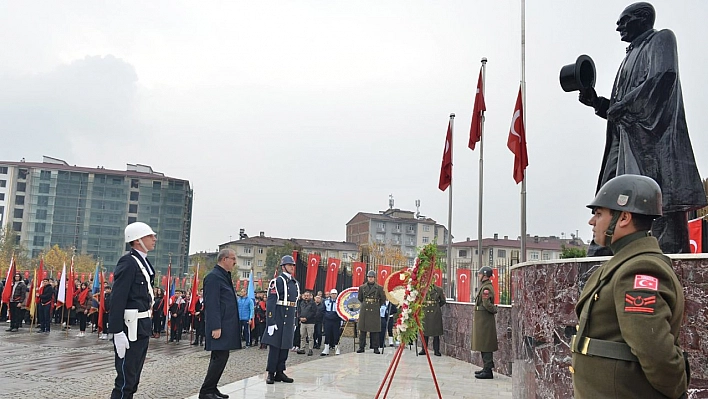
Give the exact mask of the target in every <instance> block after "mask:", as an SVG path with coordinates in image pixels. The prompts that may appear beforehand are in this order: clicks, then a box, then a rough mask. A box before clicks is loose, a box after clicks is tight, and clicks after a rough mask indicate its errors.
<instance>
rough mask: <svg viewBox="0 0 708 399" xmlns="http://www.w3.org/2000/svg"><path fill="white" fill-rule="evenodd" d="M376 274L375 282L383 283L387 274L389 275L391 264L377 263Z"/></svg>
mask: <svg viewBox="0 0 708 399" xmlns="http://www.w3.org/2000/svg"><path fill="white" fill-rule="evenodd" d="M376 275H377V276H379V278H378V281H377V283H378V284H379V285H384V283H385V282H386V279H387V278H388V276H390V275H391V266H386V265H379V269H378V272H377V273H376Z"/></svg>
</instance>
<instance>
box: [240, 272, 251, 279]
mask: <svg viewBox="0 0 708 399" xmlns="http://www.w3.org/2000/svg"><path fill="white" fill-rule="evenodd" d="M248 273H250V272H249V271H245V272H243V273H241V278H248Z"/></svg>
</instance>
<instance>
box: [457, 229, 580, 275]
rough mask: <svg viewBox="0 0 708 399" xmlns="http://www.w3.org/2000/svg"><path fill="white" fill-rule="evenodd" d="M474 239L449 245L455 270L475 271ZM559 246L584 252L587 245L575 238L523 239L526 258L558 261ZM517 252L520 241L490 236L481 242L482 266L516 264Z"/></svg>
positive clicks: (476, 252) (519, 249) (477, 266)
mask: <svg viewBox="0 0 708 399" xmlns="http://www.w3.org/2000/svg"><path fill="white" fill-rule="evenodd" d="M477 242H478V241H477V240H470V239H469V237H468V238H467V240H465V241H461V242H455V243H453V244H452V263H453V265H455V266H456V267H465V268H466V267H470V268H472V269H473V270H476V269H478V268H479V267H480V266H479V265H478V263H479V261H478V259H479V257H478V253H479V252H478V245H477ZM563 245H565V246H566V247H571V248H583V249H586V250H587V245H586V244H585V243H583V241H582V240H581V239H579V238H577V237H575V236H573V237H572V238H570V239H566V238H559V237H555V236H550V237H539V236H534V237H531V236H529V237H527V239H526V259H527V260H529V261H532V260H553V259H559V258H560V255H561V252H562V251H563ZM520 251H521V240H520V239H515V240H510V239H509V237H508V236H504V238H499V235H498V234H494V237H493V238H483V239H482V265H481V266H492V267H495V266H499V265H512V264H516V263H519V259H520V257H519V253H520Z"/></svg>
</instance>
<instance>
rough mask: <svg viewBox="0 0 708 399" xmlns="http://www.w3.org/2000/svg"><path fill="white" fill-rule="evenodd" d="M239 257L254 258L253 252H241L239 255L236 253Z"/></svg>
mask: <svg viewBox="0 0 708 399" xmlns="http://www.w3.org/2000/svg"><path fill="white" fill-rule="evenodd" d="M236 256H237V257H239V258H244V259H253V256H254V255H253V252H248V253H246V252H241V253H239V254H238V255H236Z"/></svg>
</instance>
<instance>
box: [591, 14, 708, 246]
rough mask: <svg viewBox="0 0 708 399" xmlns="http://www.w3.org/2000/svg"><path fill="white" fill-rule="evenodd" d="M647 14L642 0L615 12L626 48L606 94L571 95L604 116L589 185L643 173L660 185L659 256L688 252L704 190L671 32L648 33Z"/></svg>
mask: <svg viewBox="0 0 708 399" xmlns="http://www.w3.org/2000/svg"><path fill="white" fill-rule="evenodd" d="M655 18H656V13H655V11H654V7H653V6H652V5H651V4H649V3H645V2H640V3H634V4H632V5H630V6H628V7H627V8H625V9H624V11H622V14H621V15H620V17H619V19H618V20H617V31H618V32H619V34H620V39H621V40H622V41H624V42H627V43H629V46H628V47H627V55H626V56H625V58H624V60H623V61H622V64H621V65H620V67H619V71H617V77H616V78H615V83H614V85H613V87H612V95H611V96H610V98H609V99H607V98H604V97H600V96H598V95H597V93H596V92H595V89H593V88H592V87H588V88H586V89H581V90H580V96H579V100H580V102H581V103H583V104H585V105H587V106H590V107H593V108H594V109H595V114H597V116H599V117H601V118H603V119H607V135H606V141H605V151H604V155H603V160H602V167H601V170H600V176H599V178H598V182H597V190H599V189H600V187H602V185H603V184H605V183H606V182H607V181H608V180H610V179H612V178H613V177H615V176H619V175H624V174H635V175H644V176H648V177H651V178H652V179H654V180H655V181H656V182H657V183H659V186H660V187H661V191H662V194H663V212H664V216H663V217H660V218H658V219H656V220H655V221H654V224H653V226H652V235H653V236H655V237H656V238H657V239H658V240H659V245H660V246H661V249H662V251H663V252H664V253H682V252H690V248H689V239H688V215H687V212H688V211H691V210H695V209H699V208H702V207H704V206H706V204H707V203H706V195H705V190H704V188H703V185H702V183H701V178H700V175H699V174H698V169H697V168H696V161H695V159H694V156H693V148H692V146H691V140H690V138H689V136H688V126H687V124H686V116H685V113H684V108H683V95H682V93H681V82H680V80H679V72H678V54H677V49H676V37H675V36H674V33H673V32H672V31H670V30H668V29H663V30H659V31H657V30H655V29H654V20H655ZM594 248H597V247H596V246H594ZM589 252H594V251H593V250H592V247H591V250H590V251H589ZM601 254H602V253H601ZM591 255H592V254H591Z"/></svg>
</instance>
